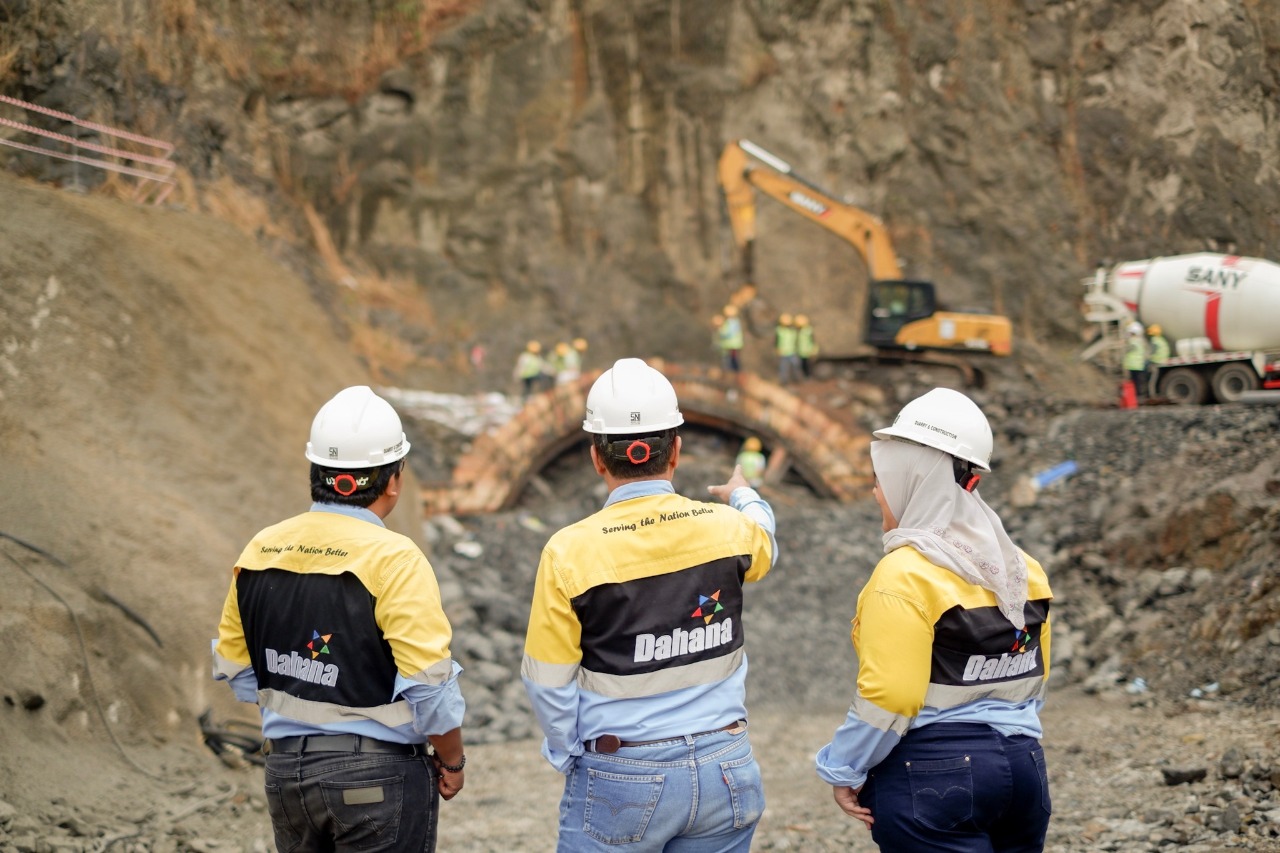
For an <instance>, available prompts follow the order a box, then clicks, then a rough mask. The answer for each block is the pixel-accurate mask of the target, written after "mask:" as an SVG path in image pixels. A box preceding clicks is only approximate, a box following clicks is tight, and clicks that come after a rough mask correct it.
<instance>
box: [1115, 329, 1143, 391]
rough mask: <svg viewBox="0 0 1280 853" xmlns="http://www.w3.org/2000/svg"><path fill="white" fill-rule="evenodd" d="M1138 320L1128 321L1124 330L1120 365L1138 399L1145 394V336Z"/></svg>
mask: <svg viewBox="0 0 1280 853" xmlns="http://www.w3.org/2000/svg"><path fill="white" fill-rule="evenodd" d="M1144 331H1145V330H1144V329H1143V328H1142V324H1141V323H1138V322H1133V323H1130V324H1129V326H1128V328H1127V329H1126V330H1125V332H1126V337H1125V342H1124V361H1123V362H1122V364H1121V366H1122V367H1123V368H1124V369H1125V370H1126V371H1127V372H1128V374H1129V380H1130V381H1131V382H1133V392H1134V394H1136V395H1137V398H1138V399H1139V400H1142V399H1144V398H1145V397H1146V396H1147V338H1146V335H1144V334H1143V332H1144Z"/></svg>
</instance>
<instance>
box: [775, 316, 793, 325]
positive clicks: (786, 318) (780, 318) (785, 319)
mask: <svg viewBox="0 0 1280 853" xmlns="http://www.w3.org/2000/svg"><path fill="white" fill-rule="evenodd" d="M778 322H779V323H781V324H782V325H784V326H790V325H791V315H790V314H779V315H778Z"/></svg>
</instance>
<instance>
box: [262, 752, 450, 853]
mask: <svg viewBox="0 0 1280 853" xmlns="http://www.w3.org/2000/svg"><path fill="white" fill-rule="evenodd" d="M437 773H438V771H437V770H436V768H435V765H434V764H433V763H432V761H431V759H430V758H428V757H427V756H425V755H389V754H384V753H370V752H365V753H355V752H310V753H305V754H302V755H299V754H297V753H290V752H282V753H273V754H271V755H268V756H267V767H266V792H267V810H268V811H269V812H270V813H271V825H272V828H273V829H274V830H275V836H276V849H277V850H278V851H279V852H280V853H300V851H324V853H344V851H349V852H350V853H355V851H360V853H383V851H410V850H414V851H432V850H435V849H436V821H437V818H438V816H439V813H440V792H439V788H438V786H437V778H438V777H437Z"/></svg>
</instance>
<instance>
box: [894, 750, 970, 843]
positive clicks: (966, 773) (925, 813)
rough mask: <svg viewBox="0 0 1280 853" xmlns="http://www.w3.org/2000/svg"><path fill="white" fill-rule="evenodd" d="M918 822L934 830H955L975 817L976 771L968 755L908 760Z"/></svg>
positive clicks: (908, 776)
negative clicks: (932, 759)
mask: <svg viewBox="0 0 1280 853" xmlns="http://www.w3.org/2000/svg"><path fill="white" fill-rule="evenodd" d="M907 778H908V779H909V780H910V782H911V808H912V810H913V812H914V814H915V819H916V820H917V821H919V822H920V823H922V824H924V825H925V826H928V827H931V828H933V829H944V830H945V829H954V828H955V827H956V826H958V825H959V824H961V823H964V822H965V821H967V820H971V819H972V818H973V768H972V766H971V764H970V761H969V756H967V755H966V756H963V757H961V758H943V759H939V760H936V761H908V762H907Z"/></svg>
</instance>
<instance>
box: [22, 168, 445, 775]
mask: <svg viewBox="0 0 1280 853" xmlns="http://www.w3.org/2000/svg"><path fill="white" fill-rule="evenodd" d="M0 196H2V197H3V198H4V199H5V202H6V207H7V209H9V210H10V211H21V215H9V216H5V217H4V218H3V219H2V220H0V280H2V281H3V282H4V286H3V287H0V341H3V350H2V351H0V377H2V378H0V447H3V452H4V484H5V488H4V489H0V519H2V521H0V533H2V534H4V536H5V537H6V538H4V539H2V540H0V548H2V550H3V553H4V556H3V559H0V583H3V585H4V588H5V594H4V602H5V603H4V606H3V608H0V632H2V633H3V634H4V635H5V636H7V637H9V638H11V642H10V646H11V651H10V653H9V655H8V656H7V659H6V662H5V665H4V666H3V667H0V695H2V696H3V699H4V704H3V707H0V718H3V723H2V724H0V730H2V731H3V734H2V735H0V741H2V742H3V749H0V791H3V792H4V793H3V797H22V798H26V797H34V798H41V797H44V798H56V797H59V796H62V797H70V796H72V795H73V794H74V792H75V791H76V789H77V787H78V786H79V787H83V788H84V789H85V790H88V789H91V788H93V787H94V786H98V787H101V785H102V781H103V779H102V777H103V775H105V776H107V777H108V778H109V777H110V775H111V771H110V770H105V771H104V770H103V768H110V767H112V766H119V763H120V760H121V759H120V755H119V754H118V753H119V750H117V749H116V747H115V746H114V745H113V744H112V738H113V737H114V738H118V739H119V741H120V742H121V743H122V744H123V745H124V747H125V748H126V749H129V750H132V749H135V748H137V747H139V746H143V745H145V746H146V747H147V748H148V749H150V748H152V747H155V746H157V745H161V746H163V745H165V744H169V745H195V744H197V743H198V729H197V728H196V727H195V725H194V720H195V717H196V715H198V714H199V713H200V712H201V711H203V710H204V709H205V708H206V707H207V706H209V705H210V704H214V705H215V706H216V707H218V708H219V711H220V713H224V714H237V713H239V714H243V713H245V712H248V713H249V715H250V718H252V710H251V709H243V710H242V709H236V708H234V707H232V703H231V702H230V701H229V698H228V697H226V696H224V695H223V694H224V693H225V691H224V690H223V689H220V688H219V686H218V685H214V684H212V683H211V682H210V681H209V675H208V674H209V670H210V663H209V651H208V649H209V640H210V638H211V637H213V636H214V635H215V634H216V629H217V619H218V608H219V602H220V601H221V600H222V598H223V597H224V596H225V595H226V587H227V582H228V580H229V570H230V561H231V560H233V559H234V558H235V555H236V554H237V553H238V551H239V549H240V547H241V546H242V545H243V543H244V541H247V538H248V537H249V536H250V535H251V534H252V533H253V532H255V531H256V530H257V529H258V528H259V527H261V526H263V525H264V524H266V523H269V522H271V521H274V520H277V519H278V518H279V517H280V516H281V515H282V514H285V513H288V512H291V511H298V510H302V509H305V508H306V506H307V501H308V496H307V492H306V486H305V483H306V477H307V463H306V460H305V458H304V457H303V454H302V447H303V445H304V443H305V441H306V435H307V430H308V428H309V426H310V421H311V417H312V415H313V414H314V413H315V410H316V408H317V407H318V406H319V405H320V404H321V403H322V402H323V401H324V400H325V399H327V398H328V397H329V396H331V395H332V394H333V393H334V392H335V391H336V390H337V389H339V388H341V387H343V386H344V385H349V384H357V383H365V382H368V378H367V375H366V373H365V371H364V370H363V369H362V367H361V364H360V363H359V362H358V361H357V360H356V358H355V357H354V356H352V355H351V352H350V350H349V348H348V347H347V346H346V345H345V343H344V341H343V340H342V327H341V325H340V324H338V323H336V322H335V319H334V318H333V317H331V316H329V315H327V314H326V313H325V312H324V311H323V310H322V309H321V308H320V307H318V305H317V303H316V300H315V299H314V298H313V296H312V294H311V293H310V292H309V290H308V287H307V285H306V284H305V283H304V282H303V281H302V280H301V279H300V278H298V276H296V275H294V274H293V273H291V272H290V271H289V270H288V269H286V268H285V267H284V266H283V265H281V264H280V263H279V262H277V261H276V260H274V259H273V258H271V257H270V256H269V255H268V254H267V253H266V252H264V251H261V250H260V249H258V248H257V247H256V246H255V245H254V244H253V242H252V241H251V240H248V239H246V238H245V237H244V235H242V234H240V233H238V232H236V231H235V230H233V229H232V228H230V227H229V226H227V225H225V224H223V223H221V222H218V221H215V220H213V219H210V218H208V217H206V216H201V215H195V214H190V213H182V212H175V211H172V210H165V211H161V210H153V209H146V208H140V207H137V206H134V205H130V204H128V203H121V202H115V201H111V200H108V199H104V198H100V197H86V196H81V195H76V194H73V193H66V192H59V191H57V190H54V189H50V188H47V187H41V186H35V185H31V184H28V183H25V182H22V181H19V180H17V179H14V178H12V177H9V176H7V175H4V174H2V173H0ZM395 520H396V519H394V517H393V521H395ZM398 521H399V522H411V521H412V519H411V517H410V515H409V514H403V515H402V516H401V518H400V519H399V520H398ZM416 527H417V526H416V525H413V524H411V523H410V524H408V525H407V528H416ZM407 528H406V529H405V531H404V532H413V531H412V530H410V529H407ZM419 533H420V531H419ZM23 543H25V544H23ZM94 756H98V757H99V758H100V759H101V760H104V761H106V762H107V763H105V764H96V763H94V762H95V758H94ZM32 766H41V767H48V768H50V769H51V770H52V771H53V772H49V773H43V774H41V773H34V774H33V773H30V772H28V771H27V768H30V767H32ZM81 767H88V768H92V770H91V772H78V770H79V769H80V768H81ZM108 787H109V786H108Z"/></svg>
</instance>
